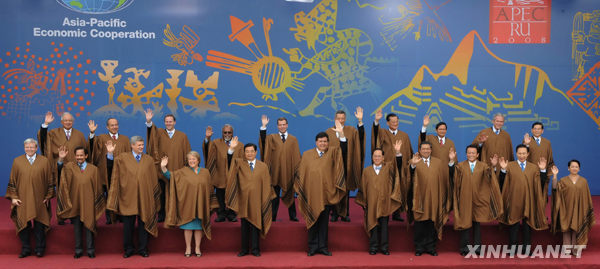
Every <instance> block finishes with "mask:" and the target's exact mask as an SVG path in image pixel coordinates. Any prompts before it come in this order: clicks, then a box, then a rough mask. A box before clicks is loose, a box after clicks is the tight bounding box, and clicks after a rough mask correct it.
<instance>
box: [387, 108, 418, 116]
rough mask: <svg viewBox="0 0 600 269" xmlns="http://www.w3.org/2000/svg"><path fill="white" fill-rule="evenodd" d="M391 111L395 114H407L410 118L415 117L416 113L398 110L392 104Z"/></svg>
mask: <svg viewBox="0 0 600 269" xmlns="http://www.w3.org/2000/svg"><path fill="white" fill-rule="evenodd" d="M392 112H394V113H395V114H398V115H405V116H409V117H412V118H414V117H416V115H415V114H413V113H407V112H404V111H400V110H394V106H392Z"/></svg>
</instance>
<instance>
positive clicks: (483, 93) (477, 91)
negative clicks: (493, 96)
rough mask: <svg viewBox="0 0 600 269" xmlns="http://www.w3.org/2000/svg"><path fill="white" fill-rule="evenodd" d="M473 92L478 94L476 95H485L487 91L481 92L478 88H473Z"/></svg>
mask: <svg viewBox="0 0 600 269" xmlns="http://www.w3.org/2000/svg"><path fill="white" fill-rule="evenodd" d="M473 91H474V92H476V93H478V94H481V95H485V93H486V91H487V89H485V88H484V89H483V90H482V91H480V90H478V89H477V86H473Z"/></svg>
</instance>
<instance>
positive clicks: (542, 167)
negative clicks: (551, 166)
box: [538, 157, 548, 170]
mask: <svg viewBox="0 0 600 269" xmlns="http://www.w3.org/2000/svg"><path fill="white" fill-rule="evenodd" d="M546 165H548V162H547V161H546V158H544V157H541V158H540V161H539V162H538V167H539V168H540V170H545V169H546Z"/></svg>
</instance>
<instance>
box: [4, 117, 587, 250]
mask: <svg viewBox="0 0 600 269" xmlns="http://www.w3.org/2000/svg"><path fill="white" fill-rule="evenodd" d="M354 114H355V116H356V118H357V119H358V125H357V128H354V127H352V126H347V125H345V123H346V113H345V112H344V111H342V110H340V111H337V112H336V114H335V126H334V127H333V128H329V129H327V130H326V131H325V132H319V133H318V134H317V135H316V137H315V144H316V147H315V148H313V149H310V150H307V151H305V152H304V153H303V154H300V149H299V146H298V139H297V138H296V137H295V136H293V135H291V134H289V133H288V131H287V129H288V121H287V119H285V118H278V119H277V129H278V132H277V133H274V134H270V135H267V125H268V123H269V119H268V118H267V117H266V116H263V117H262V119H261V120H262V127H261V128H260V139H259V141H258V145H256V144H253V143H247V144H243V143H241V142H240V141H238V138H237V136H234V135H233V127H232V126H231V125H229V124H226V125H225V126H223V127H222V128H221V132H222V137H221V138H219V139H214V140H213V139H212V135H213V131H212V128H211V127H210V126H209V127H207V128H206V136H205V139H204V141H203V144H202V155H203V157H204V162H205V168H201V167H200V162H201V156H200V153H198V152H196V151H192V150H191V147H190V142H189V140H188V137H187V135H186V134H185V133H183V132H181V131H179V130H175V124H176V119H175V116H173V115H167V116H165V117H164V124H165V128H157V127H156V125H155V124H154V123H153V121H152V118H153V116H154V113H153V111H152V110H150V109H148V110H147V111H146V126H147V134H146V139H144V138H143V137H141V136H133V137H131V138H129V137H126V136H125V135H122V134H120V133H119V123H118V121H117V119H114V118H110V119H108V120H107V122H106V127H107V129H108V133H106V134H100V135H97V134H96V129H97V125H96V124H95V123H94V121H90V122H89V123H88V127H89V129H90V134H89V137H88V138H87V139H86V137H85V136H84V134H83V133H82V132H80V131H78V130H76V129H74V128H73V120H74V118H73V116H72V115H71V114H69V113H64V114H63V115H62V117H61V124H62V126H61V127H59V128H56V129H52V130H48V127H49V125H50V124H51V123H52V122H53V120H54V116H53V115H52V113H51V112H48V113H46V116H45V122H44V124H42V126H41V128H40V130H39V132H38V140H35V139H32V138H29V139H27V140H25V142H24V149H25V154H24V155H21V156H19V157H17V158H15V159H14V162H13V165H12V169H11V174H10V179H9V183H8V187H7V190H6V198H8V199H9V200H10V201H11V203H12V206H11V214H10V216H11V219H12V220H13V222H14V224H15V227H16V231H17V234H18V236H19V237H20V239H21V243H22V251H21V254H20V255H19V257H20V258H24V257H27V256H29V255H31V253H32V249H31V246H30V243H29V242H30V239H29V238H30V233H31V231H32V230H33V233H34V238H35V249H34V251H35V255H36V256H38V257H43V256H44V250H45V247H46V240H45V233H46V231H47V230H48V229H49V227H50V218H51V216H52V212H51V206H50V200H51V199H52V198H54V197H56V216H57V219H58V222H59V225H64V221H65V220H70V222H71V223H72V224H74V230H75V242H76V243H75V256H74V257H75V258H80V257H81V256H82V255H83V252H84V247H83V238H82V237H83V235H84V234H85V242H86V251H87V255H88V256H89V257H90V258H94V257H95V249H94V235H95V234H96V233H97V221H98V219H99V218H100V217H101V216H102V215H104V214H106V219H107V221H106V223H107V224H111V223H112V224H116V223H117V222H122V223H123V248H124V252H125V254H124V257H125V258H128V257H130V256H131V255H133V254H134V252H135V244H134V242H133V233H134V228H135V222H136V220H137V222H138V227H139V229H138V247H137V253H138V254H139V255H141V256H143V257H148V248H147V242H148V234H150V235H152V236H154V237H157V236H158V227H157V223H159V222H164V226H165V227H177V226H178V227H180V228H181V229H183V230H184V236H185V242H186V249H185V252H184V254H185V256H186V257H191V256H192V244H191V242H192V239H194V238H195V249H194V252H193V253H194V255H195V256H196V257H201V256H202V253H201V251H200V242H201V239H202V237H203V236H204V235H206V237H207V238H208V239H211V215H212V213H214V212H215V211H216V213H217V218H216V220H215V221H216V222H223V221H230V222H236V221H237V218H240V219H241V233H242V237H241V238H242V242H241V251H240V253H239V254H238V256H239V257H241V256H245V255H249V254H252V255H254V256H257V257H258V256H260V247H259V241H260V239H259V236H260V237H262V238H263V239H264V238H265V237H266V235H267V233H268V231H269V228H270V227H271V223H272V221H275V220H276V218H277V212H278V208H279V204H280V201H279V200H280V199H281V200H282V201H283V204H284V205H285V206H286V207H287V208H288V213H289V218H290V220H291V221H298V218H297V217H296V205H295V200H296V199H295V196H296V195H297V197H298V202H299V209H300V212H301V214H302V216H303V217H304V219H305V220H306V227H307V228H308V256H313V255H316V254H322V255H326V256H331V255H332V254H331V252H329V250H328V245H327V241H328V235H327V234H328V225H329V222H330V221H331V222H335V221H338V220H340V219H341V221H345V222H349V221H350V218H349V214H348V213H349V210H348V209H349V193H350V192H351V191H354V190H358V192H357V195H356V199H355V202H356V203H357V204H358V205H360V206H361V207H362V208H363V209H364V216H365V217H364V228H365V231H366V233H367V235H368V236H369V237H370V240H369V254H371V255H375V254H377V253H378V252H381V253H383V254H384V255H389V248H388V245H389V244H388V242H389V239H388V221H389V217H390V216H392V219H393V220H398V221H403V220H404V219H403V218H401V217H400V214H401V213H404V212H406V218H407V219H408V222H409V223H411V222H414V229H415V230H414V245H415V255H416V256H421V255H422V254H424V253H427V254H429V255H432V256H437V255H438V254H437V252H436V242H437V240H441V239H442V228H443V226H444V224H445V223H446V221H448V219H449V215H450V214H451V212H453V214H454V229H455V230H459V231H461V237H460V244H459V251H460V254H461V255H467V254H468V253H469V248H468V246H469V245H475V246H481V245H482V241H481V233H480V223H482V222H490V221H494V220H498V221H499V223H500V225H501V226H508V230H509V245H510V247H511V255H515V254H516V253H518V252H521V253H523V254H529V255H532V253H533V250H532V249H531V229H534V230H537V231H539V230H544V229H548V227H549V225H548V220H547V217H546V215H545V209H546V204H547V201H548V193H547V192H548V184H550V182H551V184H552V188H551V189H552V196H551V197H552V216H551V222H552V223H551V231H552V232H553V233H556V232H562V233H563V245H564V246H567V248H564V247H563V249H564V251H565V252H567V254H571V251H573V254H578V255H579V254H580V251H581V249H576V248H573V246H576V245H578V246H582V245H586V244H587V233H588V231H589V230H590V229H591V227H592V226H594V225H595V216H594V210H593V205H592V199H591V195H590V191H589V187H588V184H587V181H586V179H585V178H583V177H581V176H579V174H578V173H579V169H580V162H579V161H577V160H571V161H569V162H568V171H569V174H568V175H567V176H565V177H562V178H561V179H560V180H558V179H557V174H558V168H557V167H556V165H554V161H553V157H552V147H551V144H550V141H549V140H548V139H546V138H544V137H542V136H541V135H542V133H543V131H544V126H543V124H542V123H540V122H536V123H534V124H533V125H532V130H531V132H532V135H531V136H530V135H529V134H528V133H527V134H526V135H525V136H524V138H523V143H522V144H519V145H518V146H516V160H515V157H514V154H513V146H512V142H511V138H510V135H509V134H508V133H507V132H506V131H505V130H503V129H502V127H503V125H504V122H505V118H504V116H503V115H502V114H500V113H498V114H496V115H494V117H493V126H492V127H491V128H486V129H483V130H481V131H480V132H479V134H478V135H477V136H476V137H475V139H474V140H473V142H472V144H471V145H469V146H467V148H466V155H467V160H465V161H462V162H458V161H457V158H456V151H455V149H456V147H455V145H454V142H452V140H450V139H449V138H448V137H447V136H446V132H447V127H448V126H447V125H446V124H445V123H444V122H440V123H438V124H436V126H435V130H436V134H435V135H434V134H429V135H428V134H427V133H426V130H427V126H428V125H429V121H430V120H429V116H425V117H424V118H423V126H422V128H421V131H420V134H419V143H418V145H419V149H418V152H417V153H414V152H413V149H412V146H411V143H410V140H409V136H408V135H407V134H406V133H405V132H403V131H400V130H398V117H397V116H396V115H395V114H388V115H387V116H386V121H387V126H388V128H382V127H381V125H380V124H379V121H380V120H381V119H382V118H383V113H382V111H381V110H379V111H377V113H376V115H375V120H374V122H373V126H372V133H371V149H372V150H371V159H372V165H368V166H366V168H365V167H364V159H365V130H364V129H365V128H364V125H363V121H362V120H363V110H362V108H360V107H359V108H357V109H356V112H355V113H354ZM38 141H39V144H38ZM144 142H146V143H144ZM38 147H39V149H40V152H41V154H37V150H38ZM144 149H146V151H145V153H144ZM257 152H260V160H262V161H259V160H258V159H257V158H256V157H257V156H256V155H257ZM105 212H106V213H105ZM157 216H158V217H157ZM519 230H521V231H522V239H521V244H519V238H518V234H519ZM471 232H472V233H473V241H471ZM569 246H570V247H569ZM479 252H480V248H479V247H477V248H475V253H476V254H480V253H479Z"/></svg>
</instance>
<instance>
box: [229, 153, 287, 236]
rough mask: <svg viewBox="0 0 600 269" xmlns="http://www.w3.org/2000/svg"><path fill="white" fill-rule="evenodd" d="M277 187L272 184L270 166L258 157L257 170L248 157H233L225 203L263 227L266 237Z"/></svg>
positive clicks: (248, 219)
mask: <svg viewBox="0 0 600 269" xmlns="http://www.w3.org/2000/svg"><path fill="white" fill-rule="evenodd" d="M275 197H277V195H275V191H274V190H273V186H271V176H269V168H268V167H267V165H266V164H265V163H263V162H261V161H259V160H256V165H255V167H254V171H252V170H251V169H250V165H249V164H248V161H247V160H244V159H233V160H232V161H231V168H230V169H229V171H228V172H227V188H226V190H225V203H226V204H227V206H228V207H229V208H230V209H231V210H233V211H235V212H237V214H238V217H239V218H244V219H246V220H247V221H248V222H250V223H252V225H254V227H256V228H258V229H259V230H260V236H261V237H262V238H265V237H266V236H267V233H268V232H269V229H270V228H271V218H272V212H271V200H273V199H275Z"/></svg>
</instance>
